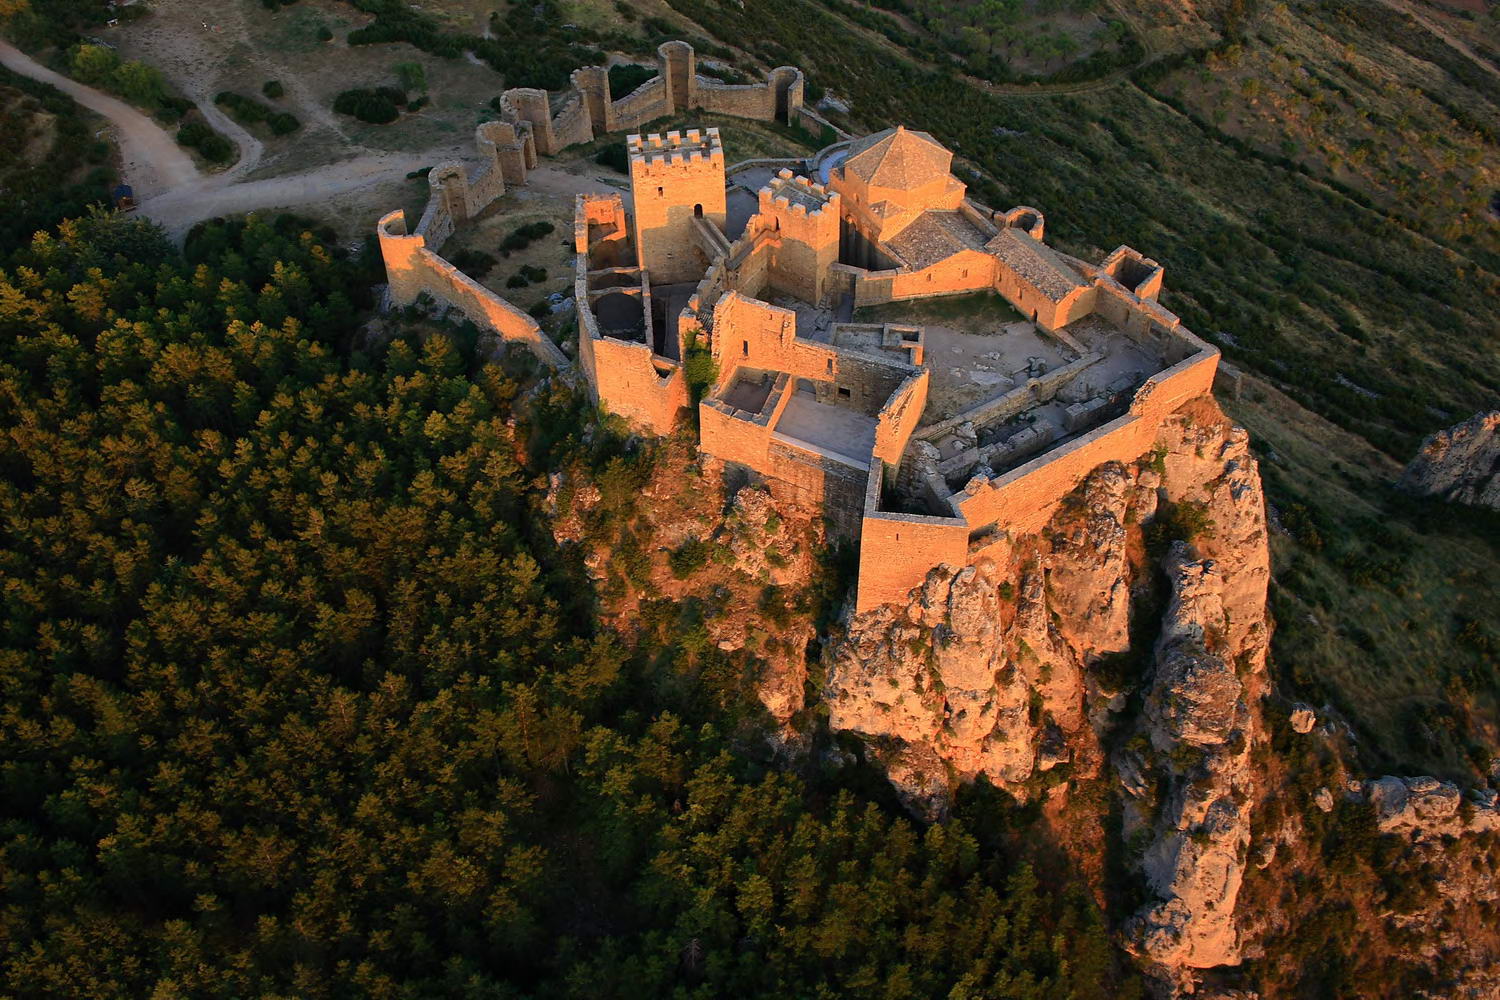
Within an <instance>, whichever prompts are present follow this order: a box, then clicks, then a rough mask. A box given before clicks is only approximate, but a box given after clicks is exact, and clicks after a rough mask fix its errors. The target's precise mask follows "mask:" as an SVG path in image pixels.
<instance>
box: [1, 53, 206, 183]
mask: <svg viewBox="0 0 1500 1000" xmlns="http://www.w3.org/2000/svg"><path fill="white" fill-rule="evenodd" d="M0 63H3V64H4V65H5V66H6V68H8V69H10V70H12V71H14V72H16V73H20V74H21V75H22V76H29V77H31V78H32V79H33V80H40V81H41V82H42V83H48V84H51V85H52V86H54V87H56V88H57V89H58V90H60V91H62V92H63V93H65V94H67V95H68V96H69V97H71V98H73V100H75V101H77V102H78V103H79V104H82V105H83V106H84V107H86V108H88V109H89V110H90V111H95V112H98V113H99V114H101V115H103V116H104V117H106V118H108V119H109V120H110V122H111V123H112V124H113V125H114V126H115V139H116V142H117V143H118V144H119V147H120V156H121V158H122V159H123V160H124V173H125V180H126V182H127V183H129V184H130V185H132V186H133V187H134V188H135V190H136V197H137V198H142V197H147V198H149V197H151V196H152V195H155V194H161V193H164V192H167V191H171V190H172V189H174V188H177V187H180V186H181V185H183V184H191V183H194V182H197V181H199V180H201V179H202V177H203V175H202V174H201V173H200V172H199V170H198V167H197V165H196V164H194V163H193V158H192V157H191V156H189V155H188V154H187V152H186V151H185V150H184V149H183V148H182V147H181V146H179V145H177V140H175V139H174V138H173V137H172V136H171V134H170V133H168V132H167V131H166V129H164V128H162V127H161V126H160V125H158V124H156V122H154V121H152V120H151V119H150V118H147V117H146V116H145V115H143V114H141V112H139V111H137V110H136V109H135V108H132V107H131V106H130V105H128V104H126V103H125V102H124V101H121V100H119V99H118V98H114V97H110V96H109V95H108V94H104V93H101V92H100V91H97V90H95V89H94V88H93V87H87V86H84V85H83V84H81V83H78V82H76V81H74V80H69V79H68V78H67V77H65V76H61V75H60V74H57V73H54V72H52V71H51V70H50V69H48V68H47V67H45V66H43V65H42V64H41V63H39V62H37V61H36V60H35V59H32V58H31V57H30V56H28V55H27V54H26V53H24V52H22V51H21V50H20V49H18V48H16V47H15V46H14V45H12V44H10V43H9V42H7V41H5V40H4V39H0Z"/></svg>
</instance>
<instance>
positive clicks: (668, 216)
mask: <svg viewBox="0 0 1500 1000" xmlns="http://www.w3.org/2000/svg"><path fill="white" fill-rule="evenodd" d="M625 142H626V146H627V149H628V150H629V153H630V191H631V195H632V197H633V199H634V201H635V246H636V253H637V255H638V257H639V260H640V265H641V267H644V268H645V269H646V270H647V271H648V272H650V276H651V282H652V284H658V285H665V284H672V283H674V282H679V281H697V280H698V279H699V278H701V277H702V276H703V271H704V268H705V267H706V266H707V263H708V261H707V260H706V259H705V258H704V257H703V256H702V254H701V252H700V251H699V250H698V240H696V239H694V236H693V229H694V227H695V226H701V225H704V224H707V225H712V226H714V227H715V228H716V229H718V231H719V232H720V233H722V232H723V231H724V227H725V224H726V222H727V210H726V205H725V198H724V146H723V143H721V142H720V141H719V130H718V129H716V128H711V129H706V130H703V131H701V132H700V131H699V130H698V129H695V128H694V129H688V130H687V132H686V133H680V132H668V133H667V134H666V135H665V136H661V135H657V134H655V133H653V134H651V135H647V136H645V137H644V138H643V137H642V136H639V135H632V136H629V137H628V138H627V139H626V140H625Z"/></svg>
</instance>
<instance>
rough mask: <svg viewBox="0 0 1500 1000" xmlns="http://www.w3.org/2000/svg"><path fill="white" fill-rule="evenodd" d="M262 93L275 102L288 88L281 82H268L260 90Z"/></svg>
mask: <svg viewBox="0 0 1500 1000" xmlns="http://www.w3.org/2000/svg"><path fill="white" fill-rule="evenodd" d="M260 92H261V93H262V94H265V95H266V96H267V97H269V98H271V100H273V101H274V100H277V99H278V98H280V97H281V95H283V94H285V93H286V88H285V87H283V86H282V85H281V81H280V80H267V81H266V82H265V85H264V86H262V87H261V88H260Z"/></svg>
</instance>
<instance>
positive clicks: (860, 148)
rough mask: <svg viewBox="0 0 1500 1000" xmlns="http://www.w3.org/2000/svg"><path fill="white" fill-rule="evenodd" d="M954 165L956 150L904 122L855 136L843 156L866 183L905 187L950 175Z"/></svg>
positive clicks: (853, 171) (855, 173) (845, 162)
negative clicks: (905, 125) (860, 137)
mask: <svg viewBox="0 0 1500 1000" xmlns="http://www.w3.org/2000/svg"><path fill="white" fill-rule="evenodd" d="M952 165H953V154H952V153H950V152H948V151H947V150H946V149H944V148H943V146H942V144H941V143H939V142H938V141H937V140H936V139H934V138H933V137H932V136H930V135H928V134H927V133H926V132H913V131H911V130H910V129H907V128H906V127H904V126H901V125H897V126H896V127H895V128H888V129H886V130H885V131H884V132H876V133H875V134H874V135H867V136H865V137H864V138H863V139H856V140H855V141H854V142H853V143H852V144H850V146H849V155H848V156H847V157H846V158H845V159H844V169H845V170H847V171H849V172H850V173H852V174H854V175H855V176H856V177H858V178H860V179H861V180H863V181H864V182H865V183H866V184H873V185H875V186H877V187H888V188H896V189H898V190H903V191H905V190H910V189H912V188H916V187H921V186H922V185H923V184H927V183H929V182H930V181H932V179H933V178H935V177H946V176H948V170H949V168H950V167H951V166H952Z"/></svg>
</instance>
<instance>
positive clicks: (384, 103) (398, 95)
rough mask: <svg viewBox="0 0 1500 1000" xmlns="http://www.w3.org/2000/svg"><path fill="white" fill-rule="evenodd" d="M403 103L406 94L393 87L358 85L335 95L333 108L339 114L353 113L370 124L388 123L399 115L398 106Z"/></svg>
mask: <svg viewBox="0 0 1500 1000" xmlns="http://www.w3.org/2000/svg"><path fill="white" fill-rule="evenodd" d="M405 103H406V95H405V94H404V93H402V92H401V91H399V90H396V89H395V88H394V87H377V88H376V89H374V90H370V89H368V88H364V87H358V88H355V89H353V90H345V91H343V92H342V93H340V94H339V95H338V96H337V97H335V98H334V99H333V110H335V111H337V112H338V113H339V114H341V115H353V116H354V117H355V118H358V119H359V120H360V121H362V122H369V123H370V124H371V125H388V124H390V123H391V122H393V121H395V120H396V119H397V117H399V116H400V114H401V112H400V110H399V107H400V106H401V105H403V104H405Z"/></svg>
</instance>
